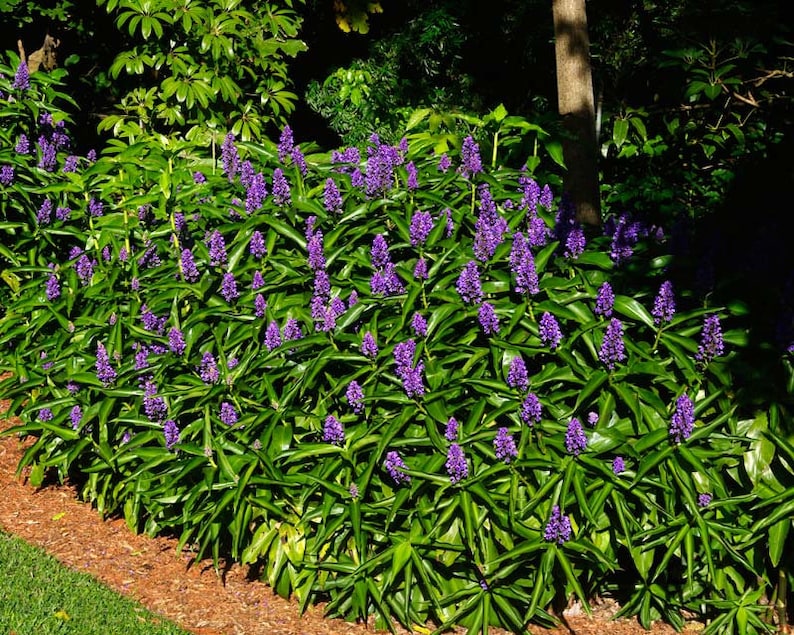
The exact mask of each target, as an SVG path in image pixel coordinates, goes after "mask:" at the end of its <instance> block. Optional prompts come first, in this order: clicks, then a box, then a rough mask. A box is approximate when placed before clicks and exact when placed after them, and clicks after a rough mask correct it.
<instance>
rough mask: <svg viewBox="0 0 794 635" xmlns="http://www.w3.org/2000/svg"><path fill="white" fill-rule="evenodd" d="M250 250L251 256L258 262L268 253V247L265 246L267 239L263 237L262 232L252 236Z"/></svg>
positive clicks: (257, 231)
mask: <svg viewBox="0 0 794 635" xmlns="http://www.w3.org/2000/svg"><path fill="white" fill-rule="evenodd" d="M248 250H249V251H250V252H251V255H252V256H253V257H254V258H256V259H257V260H261V259H262V258H263V257H264V256H265V254H266V253H267V247H266V246H265V237H264V236H263V235H262V232H260V231H259V230H258V229H257V230H255V231H254V232H253V233H252V234H251V240H250V242H249V243H248Z"/></svg>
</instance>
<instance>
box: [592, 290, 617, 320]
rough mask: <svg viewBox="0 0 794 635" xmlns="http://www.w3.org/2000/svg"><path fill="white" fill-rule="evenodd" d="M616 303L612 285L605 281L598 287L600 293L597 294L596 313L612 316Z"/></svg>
mask: <svg viewBox="0 0 794 635" xmlns="http://www.w3.org/2000/svg"><path fill="white" fill-rule="evenodd" d="M614 305H615V294H614V292H613V291H612V285H610V284H609V282H605V283H604V284H602V285H601V286H600V287H599V288H598V295H597V296H596V304H595V314H596V315H603V316H604V317H612V308H613V307H614Z"/></svg>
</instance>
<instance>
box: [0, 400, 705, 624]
mask: <svg viewBox="0 0 794 635" xmlns="http://www.w3.org/2000/svg"><path fill="white" fill-rule="evenodd" d="M6 408H7V404H5V403H3V402H2V401H0V413H2V412H4V411H5V410H6ZM0 416H1V415H0ZM14 423H15V422H14V420H12V419H0V430H5V429H7V428H9V427H11V426H12V425H14ZM24 447H25V442H24V441H23V440H20V439H19V438H18V437H15V436H11V437H6V438H3V439H0V529H2V530H4V531H6V532H8V533H11V534H14V535H16V536H19V537H20V538H22V539H24V540H25V541H27V542H29V543H30V544H33V545H37V546H39V547H41V548H43V549H44V550H46V551H47V552H48V553H49V554H51V555H52V556H54V557H55V558H57V559H58V560H59V561H61V562H62V563H64V564H65V565H66V566H68V567H71V568H73V569H76V570H78V571H83V572H85V573H88V574H90V575H91V576H93V577H95V578H96V579H98V580H100V581H101V582H102V583H103V584H105V585H107V586H108V587H110V588H112V589H114V590H116V591H118V592H119V593H122V594H124V595H126V596H128V597H130V598H132V599H134V600H136V601H138V602H140V603H141V604H142V605H143V606H145V607H146V608H148V609H150V610H152V611H154V612H155V613H158V614H160V615H162V616H164V617H167V618H168V619H170V620H172V621H173V622H175V623H177V624H179V625H180V626H181V627H183V628H184V629H186V630H188V631H190V632H192V633H195V634H196V635H259V634H262V635H298V634H300V635H321V634H327V635H363V634H364V633H372V632H373V630H374V629H373V628H372V626H371V625H366V624H352V623H348V622H344V621H342V620H338V619H330V618H327V617H325V616H324V614H323V607H322V605H318V606H313V607H310V608H309V609H308V610H307V611H306V612H305V613H304V614H302V615H301V613H300V611H299V608H298V605H297V603H296V602H295V601H291V600H285V599H283V598H281V597H279V596H277V595H275V594H274V593H273V591H272V589H271V588H270V587H268V586H267V585H266V584H264V583H262V582H260V581H258V580H254V579H251V576H249V571H248V569H247V568H246V567H242V566H240V565H231V566H229V567H228V568H226V570H225V571H224V573H223V575H222V576H219V575H218V574H217V573H216V572H215V570H214V568H213V566H212V563H211V561H206V562H198V563H195V562H192V557H191V555H190V554H189V553H186V552H183V553H182V554H181V555H179V554H178V553H177V549H176V544H177V541H176V540H175V539H173V538H166V537H155V538H151V537H148V536H145V535H136V534H134V533H132V532H131V531H130V530H129V529H128V528H127V526H126V524H125V523H124V521H123V520H121V519H117V518H114V519H108V520H102V519H101V518H100V516H99V513H98V512H97V511H96V510H95V509H94V508H93V507H92V506H91V505H89V504H87V503H84V502H81V501H79V500H78V499H77V494H76V492H75V489H74V488H73V487H71V486H70V485H69V484H68V483H67V484H64V485H47V486H45V487H42V488H34V487H32V486H31V485H30V484H29V483H28V482H27V480H26V478H25V476H26V475H25V474H22V475H21V476H20V477H19V478H17V477H16V476H15V471H16V467H17V464H18V462H19V459H20V457H21V455H22V452H23V451H24ZM615 610H616V606H615V605H614V603H610V602H604V603H602V604H600V605H599V606H596V607H594V614H593V616H592V617H590V616H587V615H585V614H583V613H581V612H577V611H576V610H575V609H574V610H571V611H568V612H566V614H565V621H566V622H567V623H568V626H560V627H559V628H556V629H543V628H539V627H534V626H533V627H531V629H530V632H532V633H537V634H546V635H551V634H563V633H576V634H578V635H601V634H603V633H609V635H640V634H647V633H652V634H653V635H672V634H673V633H675V630H674V629H673V628H672V627H670V626H669V625H667V624H658V625H655V626H654V627H653V629H652V630H651V631H646V630H645V629H643V628H642V627H641V626H640V625H639V624H638V623H637V622H636V621H634V620H611V619H610V618H611V617H612V615H614V612H615ZM700 629H702V625H699V624H691V625H689V626H688V627H687V630H690V631H691V632H693V631H696V630H700ZM397 630H398V633H402V634H404V633H407V631H405V630H403V629H399V628H398V629H397ZM491 632H492V633H495V634H496V635H499V634H500V633H503V631H500V630H498V629H491Z"/></svg>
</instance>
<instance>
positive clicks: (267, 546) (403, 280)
mask: <svg viewBox="0 0 794 635" xmlns="http://www.w3.org/2000/svg"><path fill="white" fill-rule="evenodd" d="M2 73H3V78H2V80H0V82H1V83H0V90H1V91H2V101H0V108H2V115H3V118H4V121H5V124H4V126H3V132H2V148H0V170H2V172H0V174H1V175H2V177H1V183H2V184H1V185H0V188H2V225H0V229H1V230H2V237H3V240H2V244H3V252H2V258H3V262H2V267H3V272H2V277H3V280H4V281H5V288H4V291H3V296H2V297H3V304H4V307H3V316H2V321H0V345H2V361H3V364H2V368H3V370H5V371H10V373H11V376H10V377H9V378H8V379H6V380H5V381H3V383H2V391H3V395H4V396H6V397H9V398H11V399H12V404H11V413H13V414H16V415H19V416H20V417H21V418H22V423H21V425H19V426H17V427H15V428H13V429H12V430H11V433H14V434H19V435H23V436H29V437H32V438H33V443H32V445H31V446H30V448H29V449H28V450H27V452H26V453H25V455H24V457H23V459H22V461H21V463H20V466H19V469H20V470H22V469H24V468H30V470H31V471H30V474H31V480H32V482H33V483H34V484H40V483H42V482H43V481H44V479H45V478H47V477H48V476H49V475H53V476H56V477H57V478H58V479H65V478H67V477H68V478H70V479H71V480H73V481H74V482H75V483H77V484H78V486H79V488H80V493H81V495H82V496H83V497H84V498H86V499H87V500H90V501H92V502H93V503H94V504H96V506H97V507H98V509H99V510H100V511H101V513H103V514H106V515H108V514H120V515H123V517H124V518H125V519H126V521H127V523H128V525H129V526H130V527H131V528H133V529H135V530H145V531H147V532H150V533H153V534H154V533H158V532H171V533H175V534H176V535H178V536H179V537H180V542H181V544H182V545H183V546H187V547H191V548H195V549H196V553H197V555H198V556H202V555H211V556H212V557H213V558H214V559H215V560H216V563H217V562H218V560H219V559H221V558H225V557H231V558H233V559H235V560H238V561H242V562H244V563H250V564H254V565H256V566H258V567H259V568H260V571H261V575H262V577H263V578H264V579H266V580H267V581H268V582H269V583H270V584H271V585H272V587H273V588H274V590H275V591H277V592H278V593H280V594H282V595H289V594H294V595H295V596H296V597H297V598H299V600H300V601H301V603H302V605H303V606H306V605H307V604H308V603H310V602H313V601H317V600H324V601H327V602H328V605H327V606H328V611H329V613H331V614H333V615H340V616H343V617H345V618H347V619H350V620H353V619H365V618H367V616H369V615H371V614H375V615H376V616H377V620H378V624H379V625H380V626H383V627H390V626H391V624H392V623H393V622H392V621H393V620H396V621H398V622H399V623H401V624H403V625H405V626H409V627H410V626H411V625H414V624H424V623H426V622H428V621H429V622H433V623H435V624H436V625H438V626H439V627H440V628H444V627H448V626H451V625H453V624H462V625H465V626H467V627H468V628H469V629H470V630H471V631H478V630H481V629H487V628H488V626H501V627H505V628H508V629H511V630H514V631H516V632H518V631H520V630H522V629H523V628H524V627H525V626H526V625H527V624H528V623H530V622H539V623H544V624H550V623H553V622H554V620H555V618H554V616H553V611H554V610H555V607H557V608H558V607H560V606H563V605H564V604H565V603H566V602H567V601H568V599H569V598H571V597H577V598H578V599H580V600H581V601H582V603H583V604H584V606H585V607H586V606H587V600H588V599H589V598H591V597H593V596H594V595H595V594H604V593H609V594H612V595H614V596H616V597H618V598H619V599H620V600H621V602H622V603H623V613H624V614H636V615H638V616H639V619H640V621H641V622H642V623H643V624H645V625H646V626H648V625H649V624H650V622H651V621H652V620H654V619H658V618H663V619H665V620H667V621H669V622H670V623H672V624H673V625H675V626H677V627H681V626H682V625H683V618H682V617H681V612H682V611H684V610H686V611H690V612H694V613H695V614H697V615H702V616H706V617H716V618H717V619H716V621H715V622H713V624H714V625H715V626H714V628H712V630H714V631H715V632H726V631H725V628H731V629H734V628H735V629H737V630H739V631H746V632H755V631H762V630H764V629H765V628H766V624H767V623H766V622H765V621H764V620H763V619H762V618H763V617H764V616H763V615H762V611H763V610H765V607H763V606H761V605H760V604H759V602H758V599H759V598H760V596H761V595H762V594H763V593H765V592H766V591H767V587H771V585H772V583H773V582H774V581H773V580H771V579H770V577H769V573H768V571H769V569H768V568H767V560H766V558H767V551H766V544H765V543H764V542H762V541H759V540H758V539H757V536H758V535H760V534H759V532H756V534H754V533H753V530H754V528H753V522H754V517H753V505H754V504H757V503H758V502H759V501H758V495H757V493H756V490H755V489H754V487H753V483H754V482H757V474H755V473H754V472H753V470H756V469H758V468H757V467H752V466H757V463H758V462H759V461H760V459H758V461H756V462H755V463H754V459H753V456H755V455H754V453H758V451H759V450H758V441H757V439H758V438H760V437H762V436H763V432H762V431H758V430H760V428H756V430H757V434H755V435H754V436H753V435H750V434H747V428H748V422H746V421H743V420H741V419H740V416H739V412H738V411H737V401H736V395H735V392H734V390H733V387H732V382H731V375H730V372H729V366H728V362H729V361H730V360H731V358H732V356H733V355H734V352H735V350H736V348H737V347H739V346H741V344H742V336H741V333H740V332H737V331H735V330H732V328H731V323H732V321H734V320H736V319H737V316H735V315H733V314H732V313H731V312H730V311H727V310H726V309H725V308H723V307H719V306H711V305H710V304H709V303H708V296H705V299H704V296H701V295H699V294H697V293H695V292H693V291H691V290H688V289H687V287H686V286H685V285H678V284H677V283H676V284H674V283H672V282H671V281H670V279H669V278H668V277H667V275H666V272H667V266H668V265H669V263H670V262H671V256H670V255H669V254H668V251H669V248H670V247H671V245H672V244H673V241H672V240H670V239H668V238H667V237H665V235H664V233H663V231H662V230H661V228H647V227H643V226H641V225H640V224H638V223H636V222H635V221H633V220H632V219H630V218H627V217H625V216H613V217H611V218H609V219H608V222H607V223H606V226H605V227H606V230H607V231H606V232H605V233H604V234H600V235H588V234H586V233H585V232H584V231H583V230H582V228H580V227H578V226H577V225H576V223H575V222H574V221H573V220H572V218H571V211H570V207H569V206H568V204H567V202H566V201H565V200H564V199H563V200H559V199H557V198H555V197H554V196H553V193H552V191H551V189H550V188H548V187H544V186H543V185H542V182H539V181H538V180H536V179H539V178H540V177H539V175H537V174H535V175H532V174H529V173H528V172H527V171H525V170H516V169H512V168H506V167H493V168H488V169H485V168H484V167H483V161H482V160H481V158H480V154H479V149H478V147H477V146H476V144H475V143H474V142H473V141H471V140H470V139H468V140H466V141H465V142H464V143H463V146H462V148H461V152H460V153H456V154H455V155H454V156H447V155H443V156H438V155H435V154H432V153H428V152H426V151H422V152H419V153H414V152H412V150H411V148H410V145H409V144H408V143H407V142H402V143H400V144H399V145H397V146H391V145H387V144H383V143H381V142H380V141H379V140H378V139H377V138H376V137H373V138H371V139H370V140H369V143H368V144H367V145H366V147H364V148H361V149H358V148H346V149H343V150H338V151H334V152H332V153H330V154H321V153H316V152H312V151H311V150H312V148H311V147H310V146H308V145H303V146H301V145H300V144H296V143H295V141H294V139H293V138H292V134H291V131H290V130H289V129H288V128H285V129H284V132H283V133H282V136H281V138H280V140H279V143H278V144H276V143H273V142H264V143H262V144H260V145H255V144H251V143H242V142H238V141H237V140H235V138H234V136H232V135H231V134H230V135H229V136H227V137H226V140H225V142H224V144H223V147H222V149H221V152H220V153H219V156H212V155H209V156H208V152H207V150H206V149H205V148H201V147H198V146H196V145H195V144H192V143H189V142H184V141H179V140H175V139H172V138H167V137H160V136H150V137H146V138H141V139H140V140H139V141H136V142H132V143H126V142H123V141H119V140H114V141H111V142H110V143H109V144H108V145H107V147H106V148H104V150H103V151H102V152H101V153H100V156H99V157H93V156H92V157H75V158H72V157H71V155H69V150H68V149H69V140H68V133H67V128H66V126H65V125H63V124H61V122H62V121H66V119H65V118H64V115H63V113H62V112H61V111H59V110H57V109H56V105H55V104H54V103H53V102H52V101H51V100H53V99H55V98H57V97H58V95H57V84H56V83H54V81H53V80H51V79H47V78H41V79H40V78H38V77H36V80H35V81H33V82H32V83H30V80H27V79H25V78H21V77H20V71H19V70H17V68H15V66H14V65H13V64H12V65H9V66H5V67H3V68H2ZM22 74H23V75H24V73H22ZM42 81H43V82H45V83H44V84H42V83H41V82H42ZM23 136H24V137H25V138H27V140H28V144H27V145H25V144H23V143H22V141H23ZM48 144H49V145H48ZM53 145H54V147H55V152H54V154H48V152H50V150H48V148H50V147H52V146H53ZM51 156H52V157H53V158H48V157H51ZM497 165H498V164H497ZM67 168H68V169H67ZM753 438H755V439H756V441H755V442H753V441H752V439H753ZM781 447H782V448H783V449H784V450H786V451H787V452H788V454H787V455H786V457H787V460H788V461H791V457H792V456H794V454H792V453H791V452H790V447H789V446H787V445H782V446H781ZM769 457H770V455H769V454H768V453H767V454H765V459H764V460H766V461H767V462H768V461H769V460H770V458H769ZM782 518H784V516H778V517H776V519H775V520H776V521H780V520H781V519H782ZM756 529H757V528H756ZM764 536H765V535H764ZM783 540H785V536H783ZM776 548H777V547H776ZM777 555H778V560H779V555H780V554H779V553H778V554H777ZM776 564H777V563H775V565H776ZM759 579H760V580H761V582H758V581H757V580H759Z"/></svg>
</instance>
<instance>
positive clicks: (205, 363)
mask: <svg viewBox="0 0 794 635" xmlns="http://www.w3.org/2000/svg"><path fill="white" fill-rule="evenodd" d="M198 371H199V377H201V381H203V382H204V383H205V384H214V383H217V381H218V379H220V371H219V370H218V363H217V362H216V361H215V357H213V355H212V353H210V352H209V351H207V352H206V353H204V354H203V355H202V356H201V365H200V366H199V368H198Z"/></svg>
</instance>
